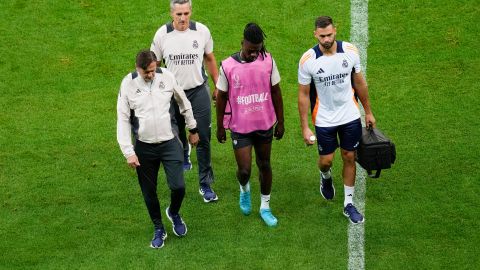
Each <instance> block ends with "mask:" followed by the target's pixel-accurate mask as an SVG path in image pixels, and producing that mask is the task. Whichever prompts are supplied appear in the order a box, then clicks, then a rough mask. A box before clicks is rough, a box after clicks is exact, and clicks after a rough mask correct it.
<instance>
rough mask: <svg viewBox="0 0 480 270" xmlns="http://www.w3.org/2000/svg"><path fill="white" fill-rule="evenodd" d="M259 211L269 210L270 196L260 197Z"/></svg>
mask: <svg viewBox="0 0 480 270" xmlns="http://www.w3.org/2000/svg"><path fill="white" fill-rule="evenodd" d="M260 197H261V198H260V201H261V204H260V209H270V194H268V195H263V194H262V195H261V196H260Z"/></svg>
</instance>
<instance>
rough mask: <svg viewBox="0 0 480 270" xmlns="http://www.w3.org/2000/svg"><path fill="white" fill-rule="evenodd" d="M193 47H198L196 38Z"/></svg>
mask: <svg viewBox="0 0 480 270" xmlns="http://www.w3.org/2000/svg"><path fill="white" fill-rule="evenodd" d="M193 48H194V49H198V41H196V40H194V41H193Z"/></svg>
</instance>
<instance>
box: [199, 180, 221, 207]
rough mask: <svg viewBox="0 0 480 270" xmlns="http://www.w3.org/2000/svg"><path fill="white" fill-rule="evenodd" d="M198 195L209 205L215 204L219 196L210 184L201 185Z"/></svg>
mask: <svg viewBox="0 0 480 270" xmlns="http://www.w3.org/2000/svg"><path fill="white" fill-rule="evenodd" d="M198 193H200V195H202V197H203V201H204V202H206V203H208V202H214V201H216V200H218V196H217V194H215V192H214V191H213V189H212V188H211V187H210V185H209V184H200V188H199V189H198Z"/></svg>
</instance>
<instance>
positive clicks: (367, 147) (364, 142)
mask: <svg viewBox="0 0 480 270" xmlns="http://www.w3.org/2000/svg"><path fill="white" fill-rule="evenodd" d="M396 154H397V153H396V151H395V144H394V143H393V142H392V141H390V139H389V138H388V137H387V136H385V135H384V134H383V133H382V132H381V131H380V130H378V129H377V128H365V127H364V128H362V138H360V143H359V145H358V148H357V152H356V157H355V158H356V160H357V162H358V163H359V164H360V165H361V166H362V167H363V168H364V169H365V170H366V171H367V173H368V176H370V177H372V178H378V177H380V172H381V171H382V169H389V168H390V167H391V166H392V164H393V163H394V162H395V158H396ZM373 170H376V173H375V174H373V173H372V171H373Z"/></svg>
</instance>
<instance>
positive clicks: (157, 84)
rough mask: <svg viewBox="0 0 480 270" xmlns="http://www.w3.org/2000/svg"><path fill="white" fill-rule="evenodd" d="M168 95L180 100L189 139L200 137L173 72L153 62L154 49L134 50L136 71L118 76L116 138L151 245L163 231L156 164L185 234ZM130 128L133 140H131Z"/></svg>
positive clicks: (177, 228)
mask: <svg viewBox="0 0 480 270" xmlns="http://www.w3.org/2000/svg"><path fill="white" fill-rule="evenodd" d="M172 97H173V98H175V100H176V102H177V104H178V105H179V108H180V111H181V113H182V115H183V116H184V118H185V122H186V123H185V124H186V126H187V128H188V129H189V131H190V132H189V138H188V139H189V141H190V144H192V145H194V146H195V145H197V144H198V141H199V137H198V129H197V122H196V121H195V119H194V117H193V112H192V106H191V104H190V102H189V101H188V99H187V97H186V96H185V93H184V91H183V89H182V88H181V87H180V86H179V85H178V84H177V81H176V80H175V77H174V76H173V74H172V73H171V72H169V71H168V70H166V69H164V68H159V67H157V61H156V57H155V54H154V53H153V52H151V51H149V50H142V51H140V52H139V53H138V54H137V58H136V71H134V72H132V73H130V74H128V75H127V76H125V78H124V79H123V81H122V84H121V87H120V92H119V94H118V101H117V140H118V144H119V145H120V149H121V150H122V153H123V155H124V156H125V158H126V159H127V163H128V165H129V166H130V167H132V168H135V169H136V171H137V175H138V181H139V184H140V188H141V190H142V194H143V197H144V200H145V204H146V206H147V209H148V213H149V215H150V218H151V220H152V222H153V225H154V228H155V233H154V237H153V240H152V242H151V245H150V246H151V247H152V248H161V247H163V245H164V240H165V239H166V237H167V233H166V231H165V228H164V226H163V223H162V216H161V211H160V203H159V200H158V197H157V177H158V170H159V168H160V164H163V167H164V169H165V175H166V180H167V183H168V187H169V188H170V190H171V201H170V206H169V207H167V209H166V211H165V212H166V215H167V217H168V219H169V220H170V221H171V222H172V226H173V232H174V233H175V235H177V236H184V235H186V233H187V226H186V225H185V223H184V222H183V220H182V218H181V217H180V214H179V210H180V207H181V204H182V201H183V197H184V196H185V181H184V178H183V146H182V143H181V141H180V140H179V139H178V137H176V136H175V135H174V133H173V132H172V126H171V117H172V116H171V114H170V113H171V112H172V113H173V110H170V104H171V101H172ZM132 132H133V135H134V138H135V143H132Z"/></svg>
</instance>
